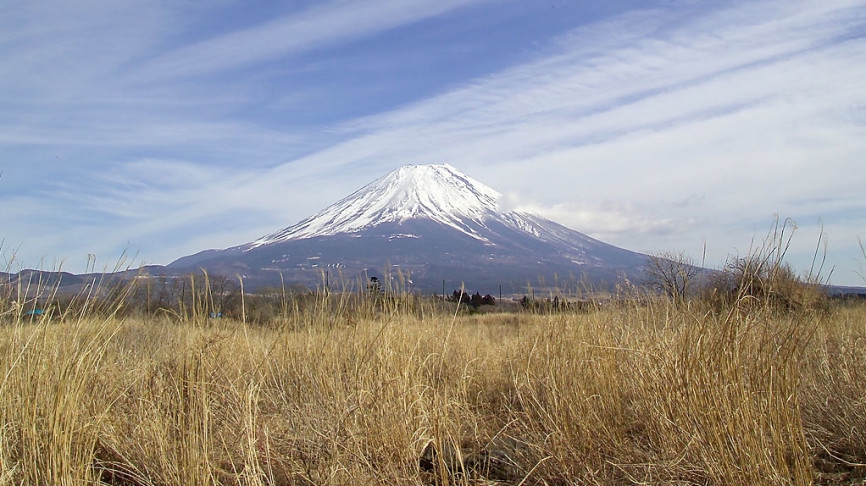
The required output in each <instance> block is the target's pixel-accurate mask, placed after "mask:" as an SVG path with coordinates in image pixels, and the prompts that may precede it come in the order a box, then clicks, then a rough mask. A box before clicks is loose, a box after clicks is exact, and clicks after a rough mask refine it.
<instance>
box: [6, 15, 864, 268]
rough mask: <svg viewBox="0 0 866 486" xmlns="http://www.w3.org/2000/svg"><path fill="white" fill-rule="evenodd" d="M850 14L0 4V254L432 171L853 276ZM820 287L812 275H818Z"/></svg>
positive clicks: (27, 256) (162, 227)
mask: <svg viewBox="0 0 866 486" xmlns="http://www.w3.org/2000/svg"><path fill="white" fill-rule="evenodd" d="M864 161H866V1H862V0H860V1H855V0H827V1H821V2H815V1H811V0H810V1H798V0H785V1H763V0H757V1H706V2H699V1H692V0H683V1H676V0H670V1H660V2H591V1H577V0H554V1H545V2H540V1H535V0H533V1H529V0H512V1H506V0H411V1H409V0H330V1H329V0H320V1H315V2H314V1H294V2H283V3H281V2H233V1H230V0H225V1H222V0H220V1H213V2H193V1H186V2H185V1H179V2H164V1H157V0H136V1H129V2H109V1H97V0H93V1H89V0H81V1H76V2H66V1H63V2H61V1H57V2H51V1H45V2H28V1H17V0H12V1H7V2H3V3H2V4H0V171H2V176H0V239H2V241H3V244H2V248H0V252H2V258H3V260H2V261H0V263H6V265H9V264H10V262H11V265H12V266H13V268H17V267H21V266H24V267H38V266H41V267H48V268H54V267H57V266H58V265H61V264H62V267H63V269H66V270H70V271H75V272H80V271H84V270H85V268H86V267H87V266H88V262H91V264H92V261H93V260H92V257H91V255H93V256H95V258H96V262H97V263H96V267H97V269H101V268H103V267H104V266H108V267H112V266H113V265H114V263H115V262H116V261H117V259H118V258H119V256H120V255H121V254H122V253H123V252H124V251H126V252H127V253H128V254H131V255H134V256H135V257H136V258H135V259H134V260H132V261H130V262H129V263H132V264H135V265H137V264H138V263H140V262H144V263H157V264H167V263H169V262H171V261H172V260H174V259H176V258H178V257H181V256H184V255H187V254H190V253H194V252H196V251H199V250H203V249H207V248H224V247H228V246H234V245H238V244H242V243H245V242H248V241H251V240H254V239H257V238H258V237H260V236H262V235H264V234H268V233H271V232H273V231H276V230H278V229H280V228H282V227H285V226H289V225H291V224H294V223H295V222H297V221H298V220H300V219H302V218H304V217H306V216H309V215H311V214H313V213H315V212H317V211H319V210H321V209H322V208H324V207H325V206H327V205H329V204H330V203H332V202H335V201H336V200H338V199H340V198H341V197H343V196H345V195H347V194H349V193H351V192H352V191H354V190H356V189H358V188H359V187H361V186H363V185H364V184H366V183H367V182H369V181H371V180H373V179H375V178H377V177H380V176H382V175H384V174H385V173H387V172H388V171H390V170H392V169H394V168H396V167H399V166H400V165H404V164H407V163H449V164H451V165H453V166H454V167H456V168H458V169H459V170H461V171H463V172H466V173H467V174H469V175H470V176H473V177H474V178H476V179H478V180H480V181H482V182H484V183H486V184H487V185H490V186H491V187H493V188H495V189H497V190H499V191H501V192H503V193H504V194H505V202H506V204H507V205H508V206H511V207H514V208H520V209H528V210H533V211H536V212H538V213H541V214H543V215H545V216H547V217H550V218H551V219H554V220H556V221H559V222H561V223H563V224H565V225H567V226H570V227H572V228H574V229H576V230H578V231H581V232H584V233H587V234H589V235H591V236H593V237H596V238H598V239H601V240H603V241H606V242H609V243H612V244H616V245H618V246H622V247H625V248H628V249H631V250H636V251H643V252H652V251H661V250H674V251H684V252H686V253H687V254H690V255H692V256H693V257H695V258H696V259H698V260H700V259H701V257H702V254H703V252H704V248H706V264H707V265H708V266H716V267H717V266H720V265H721V264H722V263H723V262H724V260H725V257H726V256H727V255H730V254H740V255H743V254H745V253H747V252H748V251H749V249H750V247H751V246H754V245H757V244H759V243H760V240H761V239H762V238H763V236H764V235H765V234H766V232H767V231H768V230H769V228H770V224H771V223H772V221H773V218H774V215H779V216H780V217H781V218H792V219H793V220H795V221H796V223H797V225H798V227H799V228H798V230H797V233H796V235H795V238H794V241H793V244H792V247H791V250H790V251H789V254H790V257H791V258H790V261H791V263H792V264H794V266H795V267H796V268H797V269H798V270H803V271H805V270H808V268H809V266H810V263H811V260H812V256H813V254H814V250H815V246H816V244H817V242H818V237H819V232H820V228H821V227H822V226H823V229H824V233H825V237H826V241H827V244H828V259H827V264H826V265H827V267H828V268H829V267H834V268H835V270H834V272H833V274H832V280H833V282H834V283H837V284H860V285H863V284H866V282H864V280H863V278H861V277H860V275H858V274H857V272H858V271H859V272H860V273H866V272H864V270H866V269H864V267H866V261H864V256H863V254H862V252H861V251H860V247H859V246H858V237H859V238H866V191H864V188H866V168H864V165H863V164H864ZM825 273H826V270H825Z"/></svg>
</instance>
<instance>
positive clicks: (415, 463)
mask: <svg viewBox="0 0 866 486" xmlns="http://www.w3.org/2000/svg"><path fill="white" fill-rule="evenodd" d="M437 305H439V306H440V307H439V308H438V309H434V306H433V304H432V303H430V302H424V301H422V300H420V299H418V298H415V297H412V296H404V297H400V298H395V299H389V300H387V302H385V303H384V304H383V303H381V302H380V303H379V305H378V306H377V305H367V306H357V305H356V306H354V307H353V306H351V305H348V304H347V303H346V302H345V298H344V297H340V296H335V295H332V296H330V297H328V296H322V297H321V298H320V301H317V302H316V303H314V305H308V306H305V307H303V308H300V307H298V306H295V307H293V308H287V309H284V312H282V313H281V315H279V316H277V318H275V319H274V320H272V322H270V323H269V324H255V325H253V324H249V323H245V322H244V321H243V320H234V319H214V320H208V319H204V318H202V317H201V316H198V317H197V318H194V319H191V318H181V317H180V316H178V315H170V314H164V315H163V316H162V317H159V316H136V315H121V314H118V313H114V312H108V313H104V312H103V313H99V312H93V313H88V312H84V311H82V312H79V313H77V314H72V313H69V314H67V315H65V316H64V317H62V318H59V317H56V316H55V317H53V318H49V317H44V316H43V317H37V318H35V319H34V318H25V317H22V316H21V315H20V313H19V314H17V316H13V314H12V313H10V312H7V313H6V315H5V317H4V319H5V320H4V324H3V325H2V327H0V362H2V366H0V370H2V373H3V375H2V381H0V419H2V420H0V424H2V427H0V485H6V484H10V485H11V484H16V485H17V484H27V485H30V484H33V485H61V484H114V485H204V484H251V485H252V484H274V485H289V484H299V485H325V484H417V485H422V484H513V485H521V484H522V485H535V484H713V485H731V484H810V483H814V484H861V482H862V481H863V478H864V477H866V464H864V463H866V342H864V340H866V306H864V305H863V304H855V303H849V304H843V303H832V304H829V305H826V306H823V307H821V308H818V309H811V308H810V309H806V308H804V309H797V310H790V309H787V310H786V309H781V308H778V307H777V306H770V305H764V304H761V302H760V301H759V300H757V299H753V298H746V297H743V298H739V299H736V300H735V301H733V302H732V303H731V304H730V305H727V306H725V307H719V306H718V305H711V304H708V303H705V301H695V302H692V303H691V304H689V305H683V303H679V304H678V305H674V303H671V302H668V301H665V300H664V299H658V300H654V299H625V300H622V301H616V302H611V303H610V304H607V305H604V306H599V307H596V308H591V309H583V310H581V311H576V310H572V311H562V312H555V313H547V314H541V313H531V312H517V313H513V312H512V313H495V312H493V313H483V314H471V315H470V314H469V313H467V312H463V311H458V312H454V307H451V308H447V309H446V308H444V307H442V306H441V304H437Z"/></svg>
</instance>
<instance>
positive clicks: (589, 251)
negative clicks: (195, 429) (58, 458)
mask: <svg viewBox="0 0 866 486" xmlns="http://www.w3.org/2000/svg"><path fill="white" fill-rule="evenodd" d="M501 199H502V195H501V194H500V193H499V192H497V191H495V190H493V189H491V188H490V187H488V186H486V185H484V184H482V183H481V182H478V181H476V180H475V179H472V178H471V177H469V176H467V175H465V174H463V173H461V172H460V171H458V170H457V169H455V168H453V167H451V166H449V165H407V166H404V167H401V168H399V169H397V170H395V171H393V172H391V173H389V174H388V175H386V176H384V177H382V178H380V179H378V180H375V181H373V182H371V183H370V184H368V185H366V186H364V187H363V188H361V189H359V190H358V191H356V192H355V193H353V194H351V195H349V196H348V197H346V198H344V199H342V200H340V201H338V202H336V203H335V204H333V205H331V206H329V207H327V208H325V209H324V210H323V211H321V212H319V213H318V214H315V215H313V216H311V217H309V218H307V219H304V220H303V221H300V222H299V223H297V224H295V225H292V226H289V227H287V228H284V229H282V230H280V231H277V232H275V233H273V234H270V235H267V236H264V237H262V238H259V239H257V240H255V241H252V242H249V243H246V244H243V245H239V246H235V247H232V248H227V249H224V250H207V251H203V252H200V253H196V254H194V255H190V256H187V257H183V258H180V259H178V260H176V261H174V262H172V263H171V264H169V265H168V266H167V267H165V269H166V270H168V271H170V272H171V273H181V272H183V271H193V270H199V269H205V270H207V271H208V272H209V273H211V274H222V275H225V276H230V277H235V276H236V275H243V276H244V279H245V280H244V281H245V285H246V286H247V287H249V288H254V287H260V286H265V285H279V284H280V282H285V283H286V284H294V283H300V284H304V285H307V286H313V287H315V286H317V285H322V284H323V282H325V281H326V280H328V281H330V282H337V281H338V280H340V279H343V280H344V281H352V280H357V279H358V278H365V279H366V278H367V277H369V276H377V277H380V278H381V277H386V276H388V275H390V276H396V275H401V276H402V279H403V281H404V283H405V284H406V285H408V286H410V287H411V288H412V289H415V290H419V291H435V290H439V289H441V288H442V285H443V281H444V282H445V285H446V286H447V287H448V288H447V289H446V290H447V291H449V292H450V290H451V289H453V288H460V286H461V284H465V286H466V289H467V290H472V291H475V290H478V291H481V292H493V291H494V289H495V288H498V286H501V288H502V289H503V291H506V292H509V293H511V292H521V291H525V290H526V288H527V285H530V286H533V287H535V288H538V287H544V286H551V285H560V286H561V285H563V284H568V283H569V282H571V284H573V285H577V284H578V283H579V282H582V281H584V280H588V281H589V282H590V283H591V284H593V285H597V286H602V287H603V286H609V285H611V284H612V283H614V282H616V280H617V279H618V278H620V277H622V276H623V274H626V275H636V274H638V273H640V271H641V267H642V266H643V265H644V264H645V263H646V259H647V257H646V255H642V254H640V253H635V252H631V251H628V250H624V249H622V248H618V247H615V246H612V245H609V244H606V243H603V242H601V241H598V240H595V239H593V238H590V237H589V236H587V235H584V234H582V233H579V232H577V231H574V230H571V229H569V228H566V227H565V226H562V225H560V224H558V223H555V222H553V221H550V220H548V219H545V218H543V217H541V216H539V215H536V214H532V213H528V212H522V211H508V210H504V209H503V208H502V206H501V204H500V202H499V201H500V200H501ZM332 286H333V285H332Z"/></svg>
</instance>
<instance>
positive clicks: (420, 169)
mask: <svg viewBox="0 0 866 486" xmlns="http://www.w3.org/2000/svg"><path fill="white" fill-rule="evenodd" d="M500 196H501V195H500V193H499V192H497V191H495V190H494V189H491V188H490V187H488V186H486V185H484V184H482V183H481V182H478V181H476V180H475V179H472V178H471V177H469V176H467V175H465V174H463V173H462V172H460V171H458V170H457V169H455V168H454V167H451V166H450V165H447V164H443V165H406V166H403V167H400V168H399V169H397V170H394V171H393V172H391V173H389V174H388V175H386V176H384V177H382V178H381V179H378V180H375V181H373V182H371V183H370V184H368V185H366V186H364V187H363V188H361V189H359V190H358V191H356V192H355V193H353V194H351V195H349V196H348V197H346V198H344V199H342V200H340V201H338V202H337V203H335V204H333V205H331V206H329V207H327V208H325V209H324V210H323V211H321V212H320V213H318V214H316V215H314V216H311V217H309V218H307V219H305V220H303V221H301V222H299V223H298V224H295V225H293V226H290V227H288V228H285V229H283V230H280V231H278V232H276V233H273V234H271V235H268V236H265V237H263V238H260V239H258V240H256V241H254V242H252V243H250V244H249V245H248V246H247V249H248V250H249V249H253V248H257V247H259V246H263V245H268V244H271V243H277V242H283V241H290V240H300V239H304V238H312V237H316V236H332V235H336V234H340V233H355V232H358V231H361V230H363V229H367V228H371V227H374V226H377V225H379V224H382V223H402V222H404V221H406V220H410V219H419V218H420V219H428V220H432V221H435V222H438V223H441V224H443V225H446V226H449V227H452V228H454V229H457V230H459V231H461V232H463V233H465V234H467V235H469V236H472V237H473V238H477V239H483V237H481V236H480V235H478V234H477V232H476V231H475V230H474V229H473V227H474V226H476V225H482V226H483V224H484V220H485V219H486V218H488V217H490V216H494V215H497V214H499V205H498V204H497V199H499V197H500Z"/></svg>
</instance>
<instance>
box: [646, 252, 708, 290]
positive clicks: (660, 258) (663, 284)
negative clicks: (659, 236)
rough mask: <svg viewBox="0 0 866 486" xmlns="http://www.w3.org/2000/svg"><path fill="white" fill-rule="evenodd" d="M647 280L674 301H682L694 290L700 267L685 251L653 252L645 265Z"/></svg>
mask: <svg viewBox="0 0 866 486" xmlns="http://www.w3.org/2000/svg"><path fill="white" fill-rule="evenodd" d="M644 272H645V275H646V282H647V284H648V285H649V286H651V287H653V288H655V289H656V290H658V291H659V292H661V293H662V294H664V295H666V296H668V297H670V298H671V299H672V300H673V301H674V302H681V301H683V300H685V298H686V297H688V295H689V293H690V292H691V290H692V285H693V281H694V279H695V277H697V275H698V273H699V272H700V268H699V267H698V266H697V265H696V264H695V262H694V260H692V259H691V257H689V256H688V255H686V254H685V253H683V252H672V251H663V252H658V253H652V254H650V255H649V260H648V261H647V264H646V266H645V267H644Z"/></svg>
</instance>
